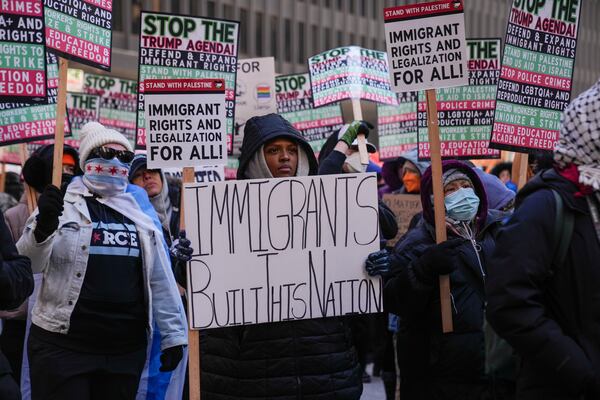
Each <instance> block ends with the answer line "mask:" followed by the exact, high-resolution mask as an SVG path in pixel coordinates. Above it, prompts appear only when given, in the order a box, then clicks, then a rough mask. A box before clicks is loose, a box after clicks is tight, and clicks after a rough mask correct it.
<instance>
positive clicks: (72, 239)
mask: <svg viewBox="0 0 600 400" xmlns="http://www.w3.org/2000/svg"><path fill="white" fill-rule="evenodd" d="M79 149H80V156H81V157H80V160H79V165H80V167H81V169H82V170H83V171H84V175H83V177H75V178H73V180H72V181H71V183H70V184H69V185H68V187H67V189H66V193H65V195H64V198H63V194H62V192H61V190H60V189H59V188H57V187H55V186H53V185H48V186H46V188H45V189H44V191H43V192H42V194H41V195H40V198H39V200H38V208H37V210H35V212H34V213H33V214H32V215H31V216H30V217H29V219H28V220H27V223H26V227H25V230H24V232H23V235H22V236H21V238H20V239H19V241H18V243H17V248H18V250H19V252H20V254H23V255H26V256H28V257H29V258H31V261H32V267H33V269H34V272H38V273H43V281H42V285H41V288H40V290H39V293H38V297H37V300H36V302H35V306H34V308H33V310H32V325H31V330H30V334H29V339H28V358H29V364H30V378H31V390H32V392H31V394H32V399H33V400H37V399H83V400H86V399H95V398H106V399H123V400H125V399H134V398H135V396H136V392H137V388H138V383H139V380H140V375H141V373H142V369H143V367H144V364H145V361H146V343H147V340H148V335H149V334H152V327H153V324H154V321H156V324H157V325H158V327H159V328H160V333H161V335H162V336H161V338H162V341H161V349H162V353H163V354H162V357H161V361H162V366H161V370H165V371H171V370H173V369H175V368H176V367H177V365H178V364H179V361H180V360H181V358H182V355H183V346H185V345H187V326H186V320H185V313H184V312H183V306H182V305H181V300H180V298H179V293H178V291H177V287H176V283H175V280H174V278H173V274H172V272H171V267H170V263H169V257H168V248H167V247H166V244H165V243H164V240H163V238H162V229H161V227H160V222H159V221H158V217H157V215H156V212H155V211H154V209H153V208H152V206H151V204H150V203H149V201H148V197H147V195H146V193H145V191H143V189H141V188H139V187H137V186H135V185H129V184H128V179H127V178H128V173H129V164H130V163H131V161H132V159H133V157H134V154H133V152H132V148H131V144H130V143H129V141H128V140H127V139H126V138H125V137H124V136H123V135H122V134H120V133H118V132H117V131H115V130H112V129H107V128H105V127H104V126H103V125H101V124H99V123H97V122H88V123H87V124H85V125H84V126H83V127H82V129H81V142H80V148H79Z"/></svg>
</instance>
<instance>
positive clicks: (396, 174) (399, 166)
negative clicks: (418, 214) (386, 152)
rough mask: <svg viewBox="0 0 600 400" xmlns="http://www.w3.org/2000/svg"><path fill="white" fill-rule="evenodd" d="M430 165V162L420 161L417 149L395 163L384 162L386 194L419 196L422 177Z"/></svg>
mask: <svg viewBox="0 0 600 400" xmlns="http://www.w3.org/2000/svg"><path fill="white" fill-rule="evenodd" d="M430 165H431V163H430V162H429V161H419V151H418V148H417V147H415V148H413V149H411V150H410V151H408V152H406V153H404V154H403V155H402V156H400V157H398V158H397V159H395V160H393V161H386V162H384V163H383V168H382V172H381V173H382V175H383V179H384V180H385V183H386V184H387V188H386V189H385V190H384V191H385V193H402V194H407V193H408V194H419V193H420V192H421V177H422V176H423V173H425V170H426V169H427V168H428V167H429V166H430Z"/></svg>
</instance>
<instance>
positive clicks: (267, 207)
mask: <svg viewBox="0 0 600 400" xmlns="http://www.w3.org/2000/svg"><path fill="white" fill-rule="evenodd" d="M183 195H184V201H185V204H191V205H194V206H192V207H187V206H186V207H185V220H186V228H187V234H188V238H189V239H190V240H191V242H192V248H193V249H194V251H195V254H194V255H193V257H192V260H191V262H189V263H188V301H189V303H188V310H189V313H188V315H189V321H190V327H191V328H192V329H204V328H217V327H224V326H236V325H248V324H259V323H267V322H280V321H293V320H301V319H311V318H324V317H332V316H342V315H348V314H365V313H374V312H381V311H383V303H382V282H381V280H380V279H378V278H370V277H369V276H368V275H367V274H366V273H365V270H364V262H365V259H366V258H367V256H368V255H369V254H370V253H371V252H373V251H377V250H379V226H378V217H377V215H378V209H377V177H376V175H375V174H373V173H372V174H343V175H326V176H314V177H293V178H280V179H253V180H242V181H227V182H220V183H213V184H186V185H185V188H184V194H183Z"/></svg>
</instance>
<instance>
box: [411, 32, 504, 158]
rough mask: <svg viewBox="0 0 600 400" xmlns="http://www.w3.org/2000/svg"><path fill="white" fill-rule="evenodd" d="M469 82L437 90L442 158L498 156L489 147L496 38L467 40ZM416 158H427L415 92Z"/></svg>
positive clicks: (423, 116) (423, 110)
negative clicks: (417, 141)
mask: <svg viewBox="0 0 600 400" xmlns="http://www.w3.org/2000/svg"><path fill="white" fill-rule="evenodd" d="M467 49H468V53H469V64H468V65H469V68H468V69H469V85H468V86H460V87H454V88H446V89H440V90H438V91H437V107H438V122H439V126H440V135H441V137H440V140H441V146H442V157H448V158H453V159H478V158H480V159H484V158H488V159H489V158H500V151H498V150H495V149H491V148H489V137H490V133H491V131H492V125H493V123H494V109H495V107H496V101H495V99H496V89H497V84H498V78H499V76H500V39H495V38H494V39H467ZM418 122H419V158H421V159H429V158H430V154H429V143H428V133H427V106H426V102H425V93H424V92H420V93H419V113H418Z"/></svg>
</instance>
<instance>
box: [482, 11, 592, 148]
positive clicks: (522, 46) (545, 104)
mask: <svg viewBox="0 0 600 400" xmlns="http://www.w3.org/2000/svg"><path fill="white" fill-rule="evenodd" d="M580 11H581V2H580V1H579V0H569V1H561V0H537V1H523V0H515V1H514V2H513V4H512V8H511V11H510V16H509V20H508V27H507V29H506V40H505V46H504V57H503V61H502V70H501V72H500V80H499V82H498V92H497V95H496V99H497V101H496V114H495V121H494V128H493V131H492V134H491V140H490V147H493V148H496V149H505V150H512V151H518V152H527V151H535V150H547V151H552V150H553V149H554V145H555V144H556V142H557V141H558V139H559V129H560V116H561V113H562V111H563V110H564V109H565V108H566V107H567V105H568V104H569V103H570V101H571V89H572V81H573V80H572V78H573V69H574V68H575V51H576V49H577V33H578V29H579V15H580Z"/></svg>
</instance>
